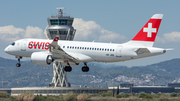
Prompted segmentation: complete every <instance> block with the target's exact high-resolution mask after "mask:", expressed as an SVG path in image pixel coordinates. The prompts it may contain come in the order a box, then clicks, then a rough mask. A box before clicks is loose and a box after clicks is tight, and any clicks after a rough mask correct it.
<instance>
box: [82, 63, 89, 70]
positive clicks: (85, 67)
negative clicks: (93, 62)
mask: <svg viewBox="0 0 180 101" xmlns="http://www.w3.org/2000/svg"><path fill="white" fill-rule="evenodd" d="M84 65H85V66H83V67H82V71H83V72H88V71H89V67H88V66H87V64H86V63H84Z"/></svg>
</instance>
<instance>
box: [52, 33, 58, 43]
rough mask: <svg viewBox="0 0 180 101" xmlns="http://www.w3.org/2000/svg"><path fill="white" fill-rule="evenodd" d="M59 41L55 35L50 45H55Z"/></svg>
mask: <svg viewBox="0 0 180 101" xmlns="http://www.w3.org/2000/svg"><path fill="white" fill-rule="evenodd" d="M58 40H59V35H56V37H55V38H54V39H53V42H52V43H51V45H57V43H58Z"/></svg>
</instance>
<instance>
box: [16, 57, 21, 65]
mask: <svg viewBox="0 0 180 101" xmlns="http://www.w3.org/2000/svg"><path fill="white" fill-rule="evenodd" d="M16 58H18V63H17V64H16V67H20V66H21V64H20V59H22V57H21V56H16Z"/></svg>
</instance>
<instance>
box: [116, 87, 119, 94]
mask: <svg viewBox="0 0 180 101" xmlns="http://www.w3.org/2000/svg"><path fill="white" fill-rule="evenodd" d="M118 94H119V85H118V86H117V92H116V95H118Z"/></svg>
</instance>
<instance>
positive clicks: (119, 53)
mask: <svg viewBox="0 0 180 101" xmlns="http://www.w3.org/2000/svg"><path fill="white" fill-rule="evenodd" d="M121 50H122V46H120V45H118V46H117V48H116V57H121Z"/></svg>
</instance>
